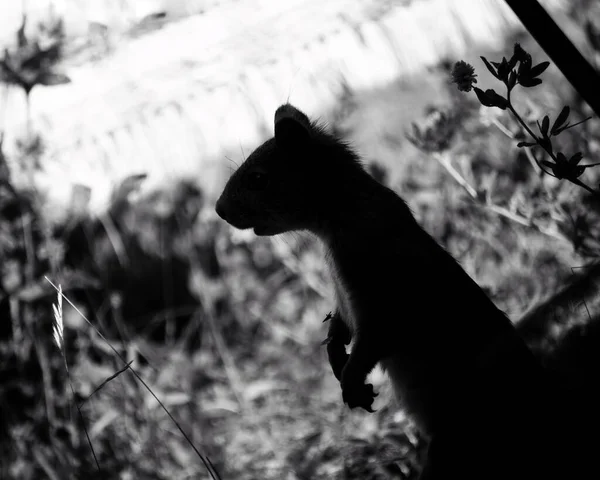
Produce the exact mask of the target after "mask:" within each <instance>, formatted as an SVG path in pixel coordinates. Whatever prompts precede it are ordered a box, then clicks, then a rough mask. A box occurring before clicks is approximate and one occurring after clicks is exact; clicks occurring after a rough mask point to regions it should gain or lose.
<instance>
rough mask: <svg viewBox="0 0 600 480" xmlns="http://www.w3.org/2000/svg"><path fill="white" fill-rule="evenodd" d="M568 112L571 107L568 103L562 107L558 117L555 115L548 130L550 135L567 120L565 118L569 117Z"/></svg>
mask: <svg viewBox="0 0 600 480" xmlns="http://www.w3.org/2000/svg"><path fill="white" fill-rule="evenodd" d="M570 112H571V109H570V108H569V106H568V105H566V106H565V107H563V109H562V110H561V111H560V113H559V114H558V117H556V120H555V121H554V124H553V125H552V129H551V130H550V135H556V134H557V132H556V131H557V129H558V128H560V127H561V126H562V125H563V124H564V123H565V122H566V121H567V118H569V113H570Z"/></svg>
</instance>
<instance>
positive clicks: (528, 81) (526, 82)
mask: <svg viewBox="0 0 600 480" xmlns="http://www.w3.org/2000/svg"><path fill="white" fill-rule="evenodd" d="M540 83H542V79H541V78H531V77H519V85H521V86H523V87H535V86H536V85H539V84H540Z"/></svg>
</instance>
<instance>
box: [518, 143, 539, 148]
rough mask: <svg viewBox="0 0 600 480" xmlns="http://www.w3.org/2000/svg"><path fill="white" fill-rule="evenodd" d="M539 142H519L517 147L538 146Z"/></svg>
mask: <svg viewBox="0 0 600 480" xmlns="http://www.w3.org/2000/svg"><path fill="white" fill-rule="evenodd" d="M536 145H537V143H535V142H519V143H517V147H519V148H522V147H534V146H536Z"/></svg>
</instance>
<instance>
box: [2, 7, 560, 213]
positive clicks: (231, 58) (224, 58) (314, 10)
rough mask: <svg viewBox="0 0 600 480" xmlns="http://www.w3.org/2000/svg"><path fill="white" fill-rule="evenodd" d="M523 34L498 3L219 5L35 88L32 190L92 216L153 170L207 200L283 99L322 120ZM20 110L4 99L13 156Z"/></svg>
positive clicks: (155, 178) (153, 177) (13, 95)
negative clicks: (341, 100)
mask: <svg viewBox="0 0 600 480" xmlns="http://www.w3.org/2000/svg"><path fill="white" fill-rule="evenodd" d="M213 3H214V2H213ZM542 3H543V4H544V5H545V6H546V7H547V8H549V9H550V10H551V11H552V10H555V11H556V10H561V9H564V8H566V4H568V2H566V1H565V0H546V1H543V2H542ZM519 27H520V25H519V22H518V20H517V19H516V17H515V16H514V14H513V13H512V11H511V10H510V9H509V8H508V7H507V6H506V5H505V2H504V0H420V1H416V0H413V1H412V2H406V1H402V2H400V1H396V2H394V1H382V0H362V1H360V2H358V1H356V0H286V1H285V2H281V1H267V0H238V1H225V2H220V3H217V5H216V6H214V7H213V8H211V9H208V10H206V11H205V13H203V14H197V15H193V16H189V17H187V18H182V19H179V20H178V21H174V22H171V23H167V24H166V25H164V26H163V27H162V28H161V29H158V30H155V31H153V32H151V33H147V34H145V35H142V36H139V37H137V38H131V39H130V40H128V41H126V42H123V43H122V44H120V45H119V46H118V48H117V49H116V50H115V51H114V53H113V54H111V55H109V56H107V57H106V58H104V59H102V60H100V61H96V62H88V63H83V64H78V65H77V64H72V65H69V62H67V63H66V65H67V71H66V73H67V74H68V75H69V76H70V77H71V79H72V83H70V84H67V85H64V86H55V87H48V88H46V87H38V88H36V89H35V90H34V91H33V94H32V102H31V104H32V108H33V119H34V122H35V125H36V128H38V129H39V130H40V131H41V132H42V133H43V135H44V138H45V139H46V141H47V146H48V150H47V152H46V154H45V158H44V160H43V167H44V172H43V173H42V174H40V175H39V176H38V182H39V185H40V187H41V188H44V189H48V195H49V199H50V200H49V201H50V204H52V205H56V206H61V205H66V204H68V202H69V199H70V196H71V187H72V185H73V184H76V183H81V184H84V185H87V186H89V187H90V188H91V189H92V199H91V201H92V203H91V205H90V207H91V208H92V210H94V211H102V210H103V209H104V208H105V206H106V204H107V200H108V198H109V193H110V190H111V188H112V187H114V185H115V184H116V183H118V182H119V180H120V179H121V178H123V177H124V176H126V175H128V174H130V173H137V172H147V173H148V174H149V180H150V184H152V183H153V182H155V183H156V182H162V181H163V180H164V179H165V178H167V177H170V176H185V175H195V176H197V177H198V178H199V179H200V181H201V183H202V184H203V185H204V187H205V188H206V189H207V190H208V191H209V193H210V192H211V190H212V189H213V188H219V186H218V181H217V180H218V178H219V175H218V172H219V171H220V169H221V168H222V164H223V162H222V161H221V160H220V158H219V157H220V155H222V153H223V152H224V151H232V150H237V151H239V148H240V146H249V145H252V144H256V143H257V142H259V141H260V140H261V139H262V138H263V137H264V135H265V134H266V132H269V131H270V129H271V123H272V115H273V112H274V110H275V108H276V107H277V106H278V105H279V104H281V103H282V102H284V101H286V100H287V98H288V96H289V97H290V99H291V101H293V102H294V103H296V104H298V105H301V106H302V108H303V109H305V110H306V111H307V112H309V113H310V114H319V113H322V112H324V111H326V109H327V108H328V107H330V106H331V105H332V104H333V103H334V102H335V100H336V99H337V98H338V97H339V95H340V94H341V92H342V90H343V89H344V88H345V87H347V88H350V89H351V90H361V89H369V88H373V87H377V86H381V85H384V84H386V83H388V82H390V81H393V80H394V79H397V78H399V77H401V76H403V75H409V74H414V73H417V72H419V71H422V70H423V69H424V68H426V67H427V66H431V65H433V64H435V63H437V62H438V61H440V60H441V59H444V58H452V59H455V58H459V57H460V55H461V53H462V52H464V51H465V50H466V48H467V47H468V46H473V45H477V46H480V48H482V49H489V48H499V47H500V46H502V45H503V42H504V39H505V38H506V35H507V34H508V33H510V32H511V31H513V30H514V29H516V28H519ZM0 93H1V92H0ZM290 94H291V96H290ZM2 98H3V96H2V95H0V99H2ZM0 101H2V100H0ZM24 103H25V102H24V99H23V98H22V95H20V94H19V92H16V91H13V90H11V92H10V95H9V96H8V97H7V104H6V105H5V108H6V109H7V110H6V111H7V112H8V114H7V115H5V116H6V121H5V122H4V123H5V129H6V145H7V147H8V148H7V151H8V152H7V153H9V154H10V146H11V144H12V143H14V140H15V139H16V138H17V136H18V135H19V132H20V131H21V129H22V126H23V124H24V119H25V108H24ZM53 208H54V207H53Z"/></svg>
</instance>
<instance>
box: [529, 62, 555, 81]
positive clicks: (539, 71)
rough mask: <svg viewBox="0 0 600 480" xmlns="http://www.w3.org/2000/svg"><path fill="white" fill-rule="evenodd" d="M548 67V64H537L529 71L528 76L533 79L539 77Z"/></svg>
mask: <svg viewBox="0 0 600 480" xmlns="http://www.w3.org/2000/svg"><path fill="white" fill-rule="evenodd" d="M549 66H550V62H542V63H538V64H537V65H536V66H535V67H532V68H531V70H530V71H529V76H530V77H531V78H535V77H537V76H539V75H541V74H542V73H543V72H544V70H546V69H547V68H548V67H549Z"/></svg>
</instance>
